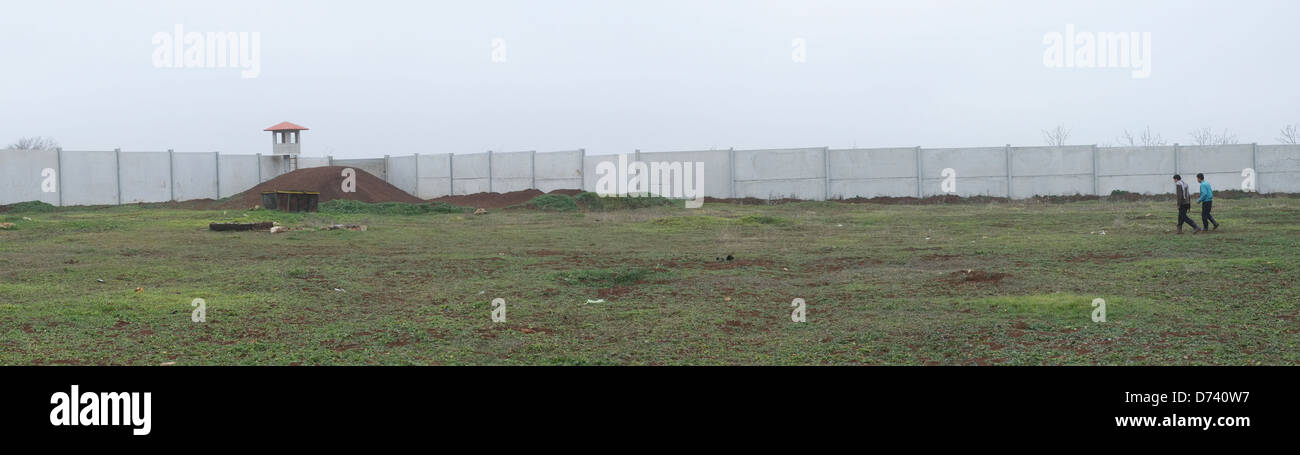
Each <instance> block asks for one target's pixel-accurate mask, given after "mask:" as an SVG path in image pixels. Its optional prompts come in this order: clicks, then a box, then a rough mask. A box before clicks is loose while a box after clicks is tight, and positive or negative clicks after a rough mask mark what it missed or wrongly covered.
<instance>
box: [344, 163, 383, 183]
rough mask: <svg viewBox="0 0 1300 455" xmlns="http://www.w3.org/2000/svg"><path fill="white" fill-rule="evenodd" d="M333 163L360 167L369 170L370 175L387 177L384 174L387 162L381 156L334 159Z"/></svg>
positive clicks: (355, 167)
mask: <svg viewBox="0 0 1300 455" xmlns="http://www.w3.org/2000/svg"><path fill="white" fill-rule="evenodd" d="M334 165H335V166H344V167H350V168H354V169H360V170H363V171H366V172H369V173H370V174H371V175H373V176H375V177H379V178H381V179H385V180H386V179H387V178H388V176H387V175H385V174H386V165H387V163H386V162H385V160H384V159H383V158H366V159H359V160H340V159H335V160H334Z"/></svg>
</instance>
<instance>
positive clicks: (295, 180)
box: [220, 166, 424, 209]
mask: <svg viewBox="0 0 1300 455" xmlns="http://www.w3.org/2000/svg"><path fill="white" fill-rule="evenodd" d="M343 169H347V167H346V166H326V167H313V168H307V169H299V170H296V171H293V172H290V173H288V174H284V175H281V176H279V177H276V178H273V179H271V180H267V181H265V182H262V184H260V185H257V186H255V187H253V188H252V189H249V190H248V191H245V192H243V193H239V194H237V195H234V196H232V197H231V198H230V201H228V202H226V203H224V204H222V205H221V207H220V208H224V209H247V208H251V207H253V206H255V205H261V204H262V192H263V191H316V192H319V193H320V202H326V201H332V200H335V199H348V200H353V201H361V202H406V203H411V204H421V203H424V200H421V199H420V198H418V197H415V196H412V195H411V194H410V193H407V192H405V191H402V190H401V189H400V188H398V187H395V186H393V185H391V184H389V183H388V182H385V181H384V180H383V179H381V178H379V177H375V176H374V175H372V174H370V173H368V172H366V171H363V170H360V169H357V168H352V169H353V170H355V171H356V172H357V175H356V184H357V186H356V191H355V192H350V193H344V192H343Z"/></svg>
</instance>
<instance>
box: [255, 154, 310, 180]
mask: <svg viewBox="0 0 1300 455" xmlns="http://www.w3.org/2000/svg"><path fill="white" fill-rule="evenodd" d="M260 156H261V157H262V181H263V182H265V181H267V180H271V179H273V178H276V177H278V176H280V174H283V173H284V171H285V169H287V166H286V164H285V162H284V158H283V157H281V156H278V155H260ZM298 160H299V161H298V163H299V166H301V163H302V157H298Z"/></svg>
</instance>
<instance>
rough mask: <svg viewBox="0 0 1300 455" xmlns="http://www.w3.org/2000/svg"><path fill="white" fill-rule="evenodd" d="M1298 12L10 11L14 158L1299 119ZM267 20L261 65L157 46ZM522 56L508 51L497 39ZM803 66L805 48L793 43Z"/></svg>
mask: <svg viewBox="0 0 1300 455" xmlns="http://www.w3.org/2000/svg"><path fill="white" fill-rule="evenodd" d="M1296 18H1300V2H1292V1H1285V0H1279V1H1219V2H1196V1H1132V0H1130V1H1102V2H1097V1H1087V2H1084V1H1077V2H1057V1H1015V2H1012V1H1007V2H976V1H890V2H884V1H880V2H876V1H817V2H781V1H710V0H697V1H667V0H657V1H633V0H616V1H604V2H595V1H593V2H572V1H559V0H547V1H520V2H496V1H460V2H449V1H427V2H426V1H421V2H415V1H410V2H387V1H365V2H356V1H349V2H324V1H292V2H290V1H284V2H281V1H269V2H263V1H222V2H203V3H200V2H170V1H168V2H163V1H159V2H146V1H113V2H102V1H95V2H92V1H84V2H54V1H50V2H4V3H3V4H2V5H0V62H3V63H4V64H3V68H2V69H0V146H3V145H4V144H7V143H9V142H12V141H14V140H16V139H18V138H19V137H21V136H52V137H54V138H55V139H56V140H58V141H59V142H60V143H61V144H62V146H63V147H64V149H68V150H74V149H79V150H84V149H112V148H114V147H122V148H123V150H128V151H146V150H166V149H175V150H176V151H177V152H210V151H221V152H223V153H247V154H252V153H268V152H269V150H270V138H269V134H270V133H265V132H262V129H263V128H265V127H268V126H270V125H273V124H275V123H278V122H281V121H286V120H287V121H291V122H295V123H298V124H301V125H305V126H307V127H309V128H311V131H307V132H305V133H303V149H304V155H308V156H323V155H326V154H332V155H334V156H336V157H376V156H382V155H384V154H390V155H406V154H411V153H416V152H418V153H446V152H454V153H476V152H483V151H486V150H496V151H522V150H537V151H552V150H572V149H577V148H586V149H587V151H588V153H589V154H605V153H620V152H631V151H632V150H633V149H641V150H643V151H669V150H696V149H710V148H721V149H725V148H727V147H736V148H768V147H814V146H832V147H853V146H858V147H887V146H927V147H958V146H996V145H1002V144H1013V145H1041V144H1042V142H1043V139H1042V134H1041V130H1043V129H1047V128H1051V127H1054V126H1056V125H1057V124H1063V125H1065V126H1066V127H1067V128H1070V129H1071V130H1072V137H1071V140H1070V142H1071V143H1076V144H1107V143H1114V142H1115V137H1116V136H1117V135H1118V134H1119V132H1120V131H1121V130H1122V129H1124V128H1128V129H1130V130H1140V129H1143V128H1145V127H1146V126H1148V125H1149V126H1150V127H1151V128H1152V130H1154V131H1156V132H1158V133H1160V134H1162V135H1163V136H1164V138H1165V139H1166V141H1168V142H1170V143H1173V142H1181V143H1184V144H1186V143H1189V142H1190V141H1191V140H1190V138H1189V137H1188V133H1189V132H1190V131H1191V130H1193V129H1194V128H1200V127H1213V128H1215V130H1216V131H1217V130H1221V129H1227V130H1229V131H1231V132H1232V133H1235V134H1237V135H1238V136H1239V138H1240V142H1245V143H1249V142H1259V143H1276V140H1275V138H1276V137H1277V136H1278V134H1277V132H1278V130H1279V128H1281V127H1282V126H1283V125H1286V124H1297V123H1300V58H1297V56H1298V55H1300V39H1298V38H1300V32H1298V31H1296V30H1295V28H1294V27H1295V20H1296ZM176 24H182V25H183V26H184V28H185V30H186V31H197V32H258V33H259V35H260V50H261V52H260V74H259V75H258V77H256V78H251V79H244V78H241V77H240V72H239V70H238V69H231V68H185V69H177V68H156V67H155V66H154V64H153V61H152V58H153V55H154V53H155V48H156V47H157V46H155V45H154V44H153V43H152V42H151V39H152V37H153V36H154V35H155V34H156V33H158V32H165V33H169V32H171V31H172V29H173V27H174V26H175V25H176ZM1068 24H1073V26H1074V28H1075V29H1076V30H1078V31H1088V32H1149V33H1150V34H1151V37H1152V40H1151V48H1152V53H1151V75H1150V77H1149V78H1146V79H1135V78H1133V77H1131V75H1130V70H1129V69H1124V68H1093V69H1085V68H1048V67H1046V66H1044V63H1043V56H1044V49H1045V45H1044V43H1043V39H1044V35H1045V34H1047V33H1051V32H1058V33H1064V32H1065V29H1066V27H1067V25H1068ZM496 38H500V39H503V40H504V42H505V51H506V52H505V58H506V61H505V62H500V63H494V62H492V59H491V58H492V51H493V48H492V40H493V39H496ZM795 39H802V40H803V41H804V42H805V43H806V48H805V50H806V54H805V55H806V61H805V62H803V63H796V62H793V61H792V58H791V56H792V51H793V50H792V41H793V40H795Z"/></svg>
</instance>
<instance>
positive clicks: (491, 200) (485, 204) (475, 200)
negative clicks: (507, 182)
mask: <svg viewBox="0 0 1300 455" xmlns="http://www.w3.org/2000/svg"><path fill="white" fill-rule="evenodd" d="M581 192H582V190H554V191H551V193H550V194H563V195H566V196H573V195H575V194H578V193H581ZM543 194H546V193H543V192H541V190H535V189H527V190H520V191H511V192H509V193H474V194H458V195H455V196H443V197H439V198H433V199H429V202H445V203H448V204H451V205H457V206H461V207H473V208H476V209H501V208H506V207H510V206H514V205H519V204H523V203H525V202H528V201H531V200H533V198H535V197H537V196H541V195H543Z"/></svg>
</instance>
